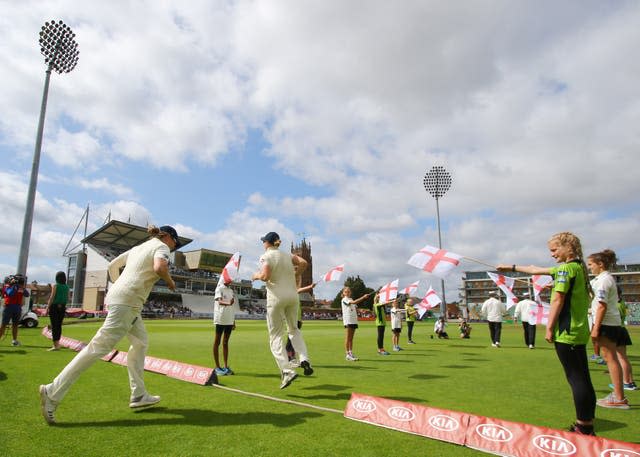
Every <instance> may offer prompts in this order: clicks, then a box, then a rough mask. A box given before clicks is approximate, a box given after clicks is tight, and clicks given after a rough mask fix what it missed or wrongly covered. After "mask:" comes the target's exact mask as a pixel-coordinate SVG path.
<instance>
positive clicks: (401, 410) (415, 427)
mask: <svg viewBox="0 0 640 457" xmlns="http://www.w3.org/2000/svg"><path fill="white" fill-rule="evenodd" d="M344 416H345V417H347V418H349V419H355V420H359V421H362V422H369V423H373V424H376V425H381V426H383V427H386V428H392V429H394V430H400V431H403V432H409V433H413V434H416V435H422V436H426V437H428V438H435V439H438V440H441V441H448V442H450V443H455V444H461V445H462V444H464V442H465V434H466V431H467V423H468V422H469V415H468V414H464V413H458V412H454V411H446V410H443V409H436V408H430V407H428V406H422V405H415V404H413V403H406V402H401V401H396V400H387V399H386V398H379V397H370V396H367V395H362V394H357V393H352V394H351V399H350V400H349V403H347V407H346V408H345V412H344Z"/></svg>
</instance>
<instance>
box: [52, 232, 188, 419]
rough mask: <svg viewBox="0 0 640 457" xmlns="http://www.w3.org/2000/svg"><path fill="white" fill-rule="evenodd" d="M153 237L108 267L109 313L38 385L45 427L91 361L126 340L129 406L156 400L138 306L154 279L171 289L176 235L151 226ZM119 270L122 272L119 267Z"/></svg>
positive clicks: (142, 404) (176, 245) (143, 300)
mask: <svg viewBox="0 0 640 457" xmlns="http://www.w3.org/2000/svg"><path fill="white" fill-rule="evenodd" d="M148 232H149V233H150V234H151V235H152V236H153V237H152V238H151V239H149V240H148V241H145V242H144V243H142V244H140V245H138V246H135V247H133V248H131V249H130V250H128V251H127V252H125V253H123V254H121V255H119V256H118V257H116V258H115V259H114V260H112V261H111V262H110V263H109V277H110V278H111V280H112V281H114V284H113V285H112V286H111V288H110V289H109V291H108V293H107V296H106V299H105V303H106V304H107V306H108V311H109V313H108V315H107V317H106V319H105V321H104V324H103V325H102V327H101V328H100V329H99V330H98V332H97V333H96V334H95V336H94V337H93V339H92V340H91V341H90V342H89V344H88V345H87V346H86V347H85V348H84V349H82V351H80V352H79V353H78V355H76V356H75V357H74V359H73V360H72V361H71V362H69V364H68V365H67V366H66V367H65V368H64V369H63V370H62V372H60V374H59V375H58V376H57V377H56V378H55V379H54V380H53V382H51V383H50V384H47V385H41V386H40V400H41V409H42V415H43V417H44V419H45V421H46V422H47V423H49V424H53V423H55V416H54V413H55V410H56V408H57V407H58V404H59V403H60V401H62V399H63V398H64V396H65V394H66V393H67V391H68V390H69V388H70V387H71V386H72V385H73V383H74V382H75V381H76V380H77V379H78V377H79V376H80V375H81V374H82V373H83V372H84V371H85V370H86V369H87V368H89V367H90V366H91V365H93V363H94V362H95V361H96V360H98V359H100V358H102V357H104V356H105V355H107V354H108V353H109V352H110V351H111V350H112V349H113V348H114V347H115V345H116V344H117V343H118V342H119V341H120V340H121V339H122V338H123V337H125V336H127V337H128V338H129V341H130V342H131V346H130V347H129V352H128V355H127V368H128V371H129V384H130V386H131V399H130V402H129V406H130V407H131V408H139V407H142V406H149V405H153V404H155V403H158V402H159V401H160V397H159V396H155V395H149V394H148V393H147V391H146V389H145V385H144V379H143V376H144V359H145V355H146V352H147V331H146V330H145V328H144V324H143V323H142V316H141V311H142V305H143V304H144V302H145V301H146V300H147V297H148V296H149V293H150V292H151V289H152V287H153V285H154V284H155V283H156V281H157V280H158V279H160V278H162V279H163V280H164V281H165V282H166V283H167V287H169V289H171V290H174V289H175V287H176V285H175V283H174V282H173V279H171V276H170V275H169V253H170V250H171V251H172V250H174V249H176V248H177V247H179V243H180V242H179V239H178V234H177V233H176V231H175V229H174V228H173V227H171V226H168V225H165V226H162V227H160V228H157V227H154V226H150V227H149V229H148ZM122 267H124V270H123V271H122V274H120V269H121V268H122Z"/></svg>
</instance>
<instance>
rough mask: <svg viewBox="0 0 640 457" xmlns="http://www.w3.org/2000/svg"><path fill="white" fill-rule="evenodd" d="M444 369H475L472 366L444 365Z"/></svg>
mask: <svg viewBox="0 0 640 457" xmlns="http://www.w3.org/2000/svg"><path fill="white" fill-rule="evenodd" d="M442 368H455V369H460V368H473V367H472V366H470V365H444V366H443V367H442Z"/></svg>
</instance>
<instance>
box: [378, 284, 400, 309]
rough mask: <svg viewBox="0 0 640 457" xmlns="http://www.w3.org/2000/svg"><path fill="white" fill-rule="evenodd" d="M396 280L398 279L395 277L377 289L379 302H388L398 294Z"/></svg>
mask: <svg viewBox="0 0 640 457" xmlns="http://www.w3.org/2000/svg"><path fill="white" fill-rule="evenodd" d="M398 281H400V280H399V279H396V280H395V281H391V282H390V283H389V284H385V285H384V286H382V287H381V288H380V290H379V291H378V293H379V294H380V303H389V302H390V301H391V300H395V298H396V297H397V296H398Z"/></svg>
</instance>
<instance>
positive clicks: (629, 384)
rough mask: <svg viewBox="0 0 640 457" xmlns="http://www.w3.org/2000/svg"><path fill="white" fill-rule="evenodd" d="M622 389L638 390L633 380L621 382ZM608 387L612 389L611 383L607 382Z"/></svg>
mask: <svg viewBox="0 0 640 457" xmlns="http://www.w3.org/2000/svg"><path fill="white" fill-rule="evenodd" d="M622 388H623V389H624V390H640V389H638V386H637V385H636V383H635V382H625V383H623V384H622ZM609 389H613V384H609Z"/></svg>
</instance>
